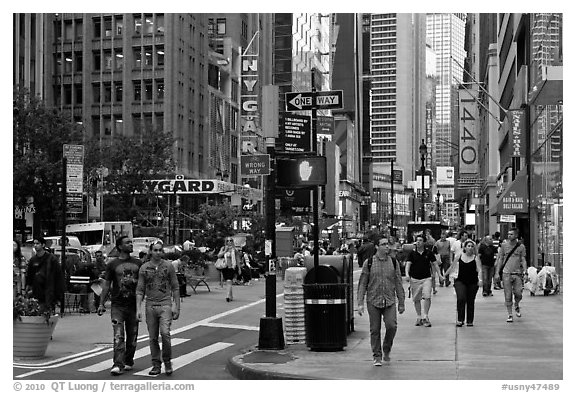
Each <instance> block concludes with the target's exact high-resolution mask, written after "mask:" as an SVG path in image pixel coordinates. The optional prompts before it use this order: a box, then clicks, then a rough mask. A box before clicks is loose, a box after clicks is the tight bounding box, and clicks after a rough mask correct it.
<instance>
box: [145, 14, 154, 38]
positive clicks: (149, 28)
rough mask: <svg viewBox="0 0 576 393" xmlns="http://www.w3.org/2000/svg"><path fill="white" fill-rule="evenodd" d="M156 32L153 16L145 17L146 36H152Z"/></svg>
mask: <svg viewBox="0 0 576 393" xmlns="http://www.w3.org/2000/svg"><path fill="white" fill-rule="evenodd" d="M153 31H154V20H153V16H152V15H146V16H145V17H144V34H152V32H153Z"/></svg>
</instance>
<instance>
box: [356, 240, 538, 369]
mask: <svg viewBox="0 0 576 393" xmlns="http://www.w3.org/2000/svg"><path fill="white" fill-rule="evenodd" d="M427 235H430V234H417V235H416V236H415V240H416V243H415V247H414V249H413V250H411V251H409V253H408V255H407V257H406V265H405V273H406V277H407V279H408V282H409V287H408V291H409V295H408V296H409V297H410V296H411V297H412V301H413V304H414V309H415V312H416V316H417V319H416V326H425V327H431V326H432V323H431V321H430V317H429V313H430V307H431V304H432V293H433V292H432V291H433V277H434V276H435V275H437V276H438V279H439V283H440V286H443V285H444V284H446V286H448V285H449V283H450V279H452V282H453V283H454V290H455V292H456V327H462V326H464V324H466V326H468V327H472V326H474V316H475V300H476V295H477V292H478V289H479V288H480V287H482V293H483V295H484V296H491V295H492V289H491V282H492V277H494V279H495V280H498V279H500V278H501V282H502V285H503V288H504V299H505V306H506V310H507V312H508V318H507V319H506V322H508V323H510V322H513V321H514V319H513V313H512V311H513V310H514V312H515V314H516V317H518V318H520V317H521V316H522V314H521V310H520V301H521V300H522V289H523V281H522V278H523V277H524V275H525V274H526V271H527V263H526V249H525V247H524V245H523V244H522V243H521V242H520V241H519V240H518V230H517V229H511V230H510V231H508V240H507V241H505V242H503V243H502V245H501V246H500V247H499V248H496V246H495V244H494V238H493V237H491V236H486V237H484V238H483V239H482V241H481V243H480V244H479V245H477V244H476V242H475V241H474V240H472V239H469V238H468V234H467V232H465V231H462V232H461V233H460V234H459V236H458V239H455V240H454V241H453V242H452V245H450V241H449V240H448V239H449V234H448V233H446V232H443V233H442V235H441V237H440V240H438V241H433V238H432V239H430V238H431V236H427ZM367 243H369V242H366V244H367ZM363 245H364V244H363ZM372 245H374V244H373V243H372ZM390 245H391V240H390V239H389V238H387V237H383V238H381V239H380V240H378V243H377V245H376V246H374V247H375V251H374V253H373V254H372V255H371V252H370V251H367V250H370V249H371V247H370V246H369V245H367V246H366V247H365V250H366V251H364V250H362V251H363V253H362V254H361V249H362V247H360V249H359V250H358V255H359V258H361V257H360V255H362V256H363V257H362V258H363V259H362V260H359V264H360V265H361V266H362V272H361V274H360V280H359V283H358V294H357V297H358V313H359V314H360V315H362V314H363V312H364V301H365V300H366V305H367V310H368V316H369V320H370V344H371V348H372V356H373V363H374V365H375V366H381V365H382V359H383V360H384V361H390V351H391V349H392V344H393V341H394V337H395V335H396V332H397V325H398V323H397V314H396V310H397V311H398V313H400V314H402V313H403V312H404V310H405V306H404V302H405V292H404V288H403V286H402V272H401V269H400V263H399V262H398V261H397V260H396V258H395V255H394V250H393V249H392V248H391V247H390ZM364 252H366V254H364ZM364 255H367V256H366V257H364ZM382 320H383V321H384V325H385V329H386V333H385V337H384V340H383V341H381V332H380V330H381V323H382Z"/></svg>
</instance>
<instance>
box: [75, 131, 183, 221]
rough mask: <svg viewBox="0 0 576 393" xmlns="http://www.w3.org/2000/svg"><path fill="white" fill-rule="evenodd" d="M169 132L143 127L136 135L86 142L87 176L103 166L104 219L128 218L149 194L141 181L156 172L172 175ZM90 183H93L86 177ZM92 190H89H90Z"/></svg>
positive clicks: (156, 176)
mask: <svg viewBox="0 0 576 393" xmlns="http://www.w3.org/2000/svg"><path fill="white" fill-rule="evenodd" d="M173 145H174V139H173V138H172V134H171V133H165V132H163V131H161V130H157V131H147V132H144V133H143V134H142V135H140V136H134V137H127V136H123V135H119V136H115V137H114V139H112V140H100V139H92V140H89V141H87V142H86V147H87V148H86V157H85V161H84V165H85V172H86V173H87V176H88V177H89V179H95V178H98V174H97V173H98V171H99V168H102V167H105V168H106V169H107V176H106V177H105V178H104V179H100V180H104V189H105V191H106V192H107V193H108V194H107V196H106V198H105V202H106V206H105V211H104V217H105V219H113V220H117V219H119V220H130V219H132V218H133V217H134V216H135V212H136V211H137V210H138V208H139V207H138V202H137V201H136V199H137V198H136V197H138V198H139V199H140V203H145V202H146V201H147V200H148V198H149V195H148V193H149V190H147V189H146V187H145V184H144V181H145V180H151V179H157V178H158V176H168V175H169V174H170V175H171V176H173V172H174V167H175V165H174V160H173V158H172V148H173ZM86 183H87V184H89V185H90V187H94V186H95V184H96V183H94V182H92V181H87V182H86ZM90 191H93V190H90Z"/></svg>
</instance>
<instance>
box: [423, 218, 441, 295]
mask: <svg viewBox="0 0 576 393" xmlns="http://www.w3.org/2000/svg"><path fill="white" fill-rule="evenodd" d="M424 234H425V236H426V240H425V241H424V248H425V249H427V250H430V251H432V253H433V254H434V255H439V254H438V250H437V249H436V248H434V246H435V244H436V239H434V237H433V236H432V231H431V230H430V229H426V230H425V231H424ZM437 261H438V266H440V260H439V257H437ZM440 277H441V276H438V278H440ZM432 293H433V294H434V295H436V294H437V293H438V291H437V290H436V276H435V275H434V274H432Z"/></svg>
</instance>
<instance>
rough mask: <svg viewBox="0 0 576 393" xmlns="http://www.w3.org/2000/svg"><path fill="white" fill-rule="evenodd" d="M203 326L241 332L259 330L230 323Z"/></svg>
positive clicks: (213, 323) (258, 328)
mask: <svg viewBox="0 0 576 393" xmlns="http://www.w3.org/2000/svg"><path fill="white" fill-rule="evenodd" d="M204 326H208V327H217V328H226V329H242V330H256V331H258V330H260V327H258V326H249V325H234V324H231V323H216V322H210V323H206V324H204Z"/></svg>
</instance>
